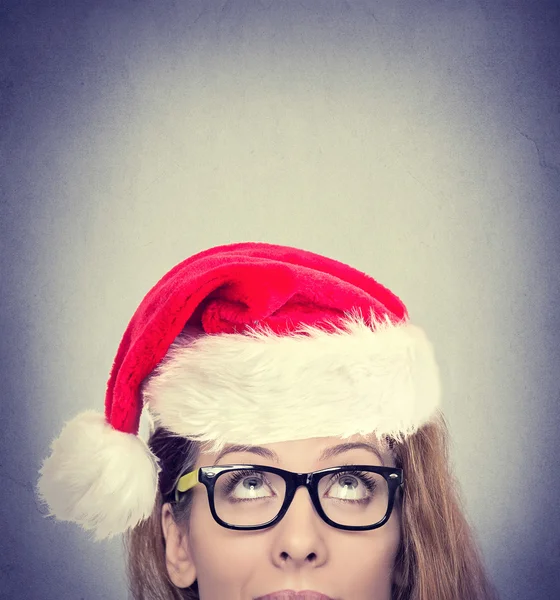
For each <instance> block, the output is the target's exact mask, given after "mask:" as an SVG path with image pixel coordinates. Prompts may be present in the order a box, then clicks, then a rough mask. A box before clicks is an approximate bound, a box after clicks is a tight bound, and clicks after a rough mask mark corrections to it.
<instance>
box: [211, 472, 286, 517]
mask: <svg viewBox="0 0 560 600" xmlns="http://www.w3.org/2000/svg"><path fill="white" fill-rule="evenodd" d="M285 495H286V482H285V481H284V479H282V477H280V476H279V475H275V474H274V473H270V472H269V471H265V470H256V469H247V470H242V469H238V470H235V471H227V472H225V473H222V474H220V475H219V476H218V478H217V480H216V485H215V488H214V505H215V508H216V513H217V515H218V517H220V519H222V520H223V521H225V522H226V523H229V524H230V525H237V526H239V527H243V526H245V527H247V526H251V525H263V524H264V523H268V522H269V521H271V520H272V519H274V517H275V516H276V515H277V514H278V513H279V512H280V508H281V507H282V503H283V502H284V497H285Z"/></svg>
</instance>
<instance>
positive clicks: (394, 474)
mask: <svg viewBox="0 0 560 600" xmlns="http://www.w3.org/2000/svg"><path fill="white" fill-rule="evenodd" d="M239 469H243V470H250V469H254V470H266V471H268V472H270V473H274V474H276V475H279V476H280V477H282V479H284V481H285V482H286V495H285V498H284V502H283V504H282V506H281V508H280V511H279V512H278V514H277V515H276V517H274V518H273V519H271V520H270V521H267V522H266V523H263V524H262V525H231V524H230V523H227V522H226V521H223V520H222V519H220V517H219V516H218V514H217V512H216V506H215V504H214V487H215V485H216V481H217V479H218V477H219V476H221V475H222V474H223V473H228V472H230V471H235V470H239ZM353 470H359V471H368V472H370V473H377V474H378V475H381V476H382V477H383V478H384V479H385V480H386V481H387V485H388V488H389V496H388V503H387V511H386V512H385V516H384V517H383V518H382V519H381V520H379V521H378V522H377V523H374V524H372V525H360V526H354V525H341V524H339V523H336V522H335V521H332V520H331V519H329V517H328V516H327V515H326V513H325V511H324V510H323V508H322V506H321V502H320V500H319V492H318V485H319V481H320V480H321V479H322V478H323V477H326V476H327V475H330V474H334V473H340V472H341V471H353ZM199 483H202V484H203V485H204V486H205V487H206V491H207V494H208V504H209V505H210V512H211V513H212V517H213V518H214V520H215V521H216V523H218V524H219V525H221V526H222V527H225V528H226V529H234V530H236V531H256V530H259V529H266V528H268V527H272V526H273V525H276V523H278V522H279V521H281V520H282V518H283V517H284V515H285V514H286V513H287V512H288V509H289V508H290V505H291V504H292V501H293V499H294V496H295V493H296V491H297V490H298V488H300V487H302V486H303V487H306V488H307V491H308V492H309V495H310V497H311V501H312V503H313V506H314V507H315V510H316V511H317V513H318V514H319V516H320V517H321V518H322V519H323V521H325V523H327V524H328V525H331V526H332V527H335V528H337V529H343V530H345V531H371V530H372V529H378V528H379V527H382V526H383V525H385V523H387V521H388V520H389V518H390V516H391V513H392V512H393V507H394V504H395V496H396V493H397V490H398V489H399V488H400V487H401V486H403V485H404V476H403V469H400V468H396V467H378V466H373V465H343V466H339V467H329V468H327V469H321V470H319V471H313V472H311V473H294V472H292V471H286V470H285V469H279V468H278V467H271V466H265V465H253V464H235V465H220V466H212V467H200V468H198V469H195V470H194V471H190V472H189V473H186V474H185V475H182V476H181V477H180V478H179V481H178V483H177V485H176V487H175V490H174V498H175V500H174V501H175V503H178V502H179V501H180V499H181V497H182V496H183V495H184V494H185V493H186V492H187V491H188V490H190V489H192V488H194V487H195V486H196V485H198V484H199ZM172 494H173V492H172ZM170 496H171V494H170ZM170 501H171V502H173V500H171V499H170Z"/></svg>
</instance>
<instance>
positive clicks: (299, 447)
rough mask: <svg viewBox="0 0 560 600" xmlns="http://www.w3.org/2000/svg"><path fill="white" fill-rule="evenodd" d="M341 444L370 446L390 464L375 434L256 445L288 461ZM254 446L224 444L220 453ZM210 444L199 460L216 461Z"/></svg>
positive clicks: (389, 454) (384, 446)
mask: <svg viewBox="0 0 560 600" xmlns="http://www.w3.org/2000/svg"><path fill="white" fill-rule="evenodd" d="M341 444H366V445H368V446H372V447H373V448H374V449H375V450H377V452H378V453H379V454H380V455H381V456H382V458H383V459H385V460H387V461H388V462H391V459H392V458H393V453H392V451H391V450H390V447H389V443H388V441H387V440H386V439H384V438H381V439H380V438H378V437H377V436H376V435H375V434H370V435H361V434H355V435H352V436H350V437H345V438H342V437H339V436H328V437H315V438H306V439H303V440H290V441H285V442H275V443H271V444H258V447H260V448H266V449H268V450H271V451H272V452H274V453H275V454H276V455H278V457H279V459H280V460H282V459H286V460H289V459H290V458H291V457H293V456H295V455H300V456H301V455H304V456H307V457H310V458H319V456H320V455H321V454H322V453H324V452H325V451H326V450H327V449H330V448H333V447H335V446H339V445H341ZM254 446H256V445H251V444H247V445H243V444H235V445H234V444H226V445H225V446H224V448H223V450H222V452H221V453H224V452H226V451H227V450H229V449H232V448H233V450H234V451H235V452H243V451H244V450H246V451H248V449H249V448H251V447H254ZM210 449H211V444H210V443H208V444H205V445H203V446H202V448H201V458H202V459H204V460H216V459H217V458H218V457H219V456H220V454H221V453H220V452H212V451H211V450H210ZM349 451H354V452H360V451H361V452H368V450H367V449H366V448H359V447H358V448H355V449H351V450H349Z"/></svg>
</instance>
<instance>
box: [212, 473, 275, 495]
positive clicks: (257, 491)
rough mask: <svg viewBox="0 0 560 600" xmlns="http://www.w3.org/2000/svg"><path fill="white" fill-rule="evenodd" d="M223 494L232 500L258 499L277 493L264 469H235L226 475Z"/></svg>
mask: <svg viewBox="0 0 560 600" xmlns="http://www.w3.org/2000/svg"><path fill="white" fill-rule="evenodd" d="M222 486H223V487H222V494H223V495H224V496H227V497H228V498H229V499H230V500H232V501H236V500H257V499H259V498H271V497H274V496H275V495H276V494H275V492H274V490H273V489H272V486H271V484H270V483H269V482H268V480H267V477H266V474H265V473H264V472H262V471H254V470H247V471H234V472H232V473H230V474H229V475H227V476H226V477H224V479H223V483H222Z"/></svg>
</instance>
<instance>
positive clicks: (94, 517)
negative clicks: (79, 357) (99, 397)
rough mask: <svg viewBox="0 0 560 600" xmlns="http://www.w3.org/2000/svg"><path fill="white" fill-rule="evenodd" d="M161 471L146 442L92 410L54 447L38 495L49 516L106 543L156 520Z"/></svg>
mask: <svg viewBox="0 0 560 600" xmlns="http://www.w3.org/2000/svg"><path fill="white" fill-rule="evenodd" d="M160 470H161V469H160V467H159V464H158V458H157V457H156V456H155V455H154V454H153V453H152V452H151V451H150V449H149V447H148V445H147V444H146V442H145V441H144V440H142V439H140V438H139V437H138V436H136V435H134V434H127V433H123V432H121V431H117V430H116V429H114V428H113V427H112V426H111V425H110V424H109V423H107V422H106V420H105V416H104V415H102V414H99V413H97V412H95V411H86V412H83V413H81V414H79V415H78V416H77V417H75V418H74V419H72V420H71V421H69V422H68V423H66V424H65V426H64V428H63V430H62V432H61V434H60V436H59V437H58V439H56V440H54V441H53V443H52V444H51V455H50V456H49V457H48V458H47V459H45V461H44V462H43V465H42V467H41V470H40V471H39V473H40V475H41V477H40V478H39V481H38V483H37V490H36V491H37V494H38V497H39V500H40V501H41V502H43V503H45V504H46V505H47V506H48V509H49V513H48V514H47V515H46V516H47V517H55V518H57V519H58V520H60V521H71V522H73V523H77V524H79V525H81V526H82V527H83V528H84V529H86V530H93V531H94V539H95V541H100V540H102V539H106V538H111V537H113V536H114V535H117V534H120V533H124V532H125V531H126V530H127V529H129V528H131V527H134V526H136V525H137V524H138V523H140V522H141V521H143V520H144V519H146V518H148V517H149V516H150V514H151V513H152V510H153V508H154V503H155V498H156V494H157V487H158V473H159V472H160Z"/></svg>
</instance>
